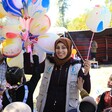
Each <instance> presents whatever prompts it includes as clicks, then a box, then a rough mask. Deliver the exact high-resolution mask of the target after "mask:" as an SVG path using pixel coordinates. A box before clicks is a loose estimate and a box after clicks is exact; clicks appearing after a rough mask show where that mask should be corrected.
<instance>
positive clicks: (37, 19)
mask: <svg viewBox="0 0 112 112" xmlns="http://www.w3.org/2000/svg"><path fill="white" fill-rule="evenodd" d="M49 6H50V1H49V0H2V1H1V3H0V18H1V19H3V18H4V17H5V18H6V21H5V24H4V25H3V24H0V26H1V27H0V28H1V29H0V30H2V33H1V37H4V38H5V41H3V42H2V52H3V55H4V56H6V57H8V58H7V61H8V63H9V65H10V66H11V65H14V64H12V62H13V60H15V58H18V57H19V58H20V60H23V57H22V55H21V54H22V50H23V47H24V42H25V41H26V40H27V39H29V40H31V41H32V42H36V44H37V45H36V48H35V49H39V50H40V57H41V59H40V60H41V61H42V60H44V58H45V56H46V55H45V54H46V53H53V52H54V49H53V47H54V46H53V45H54V41H55V40H56V39H57V38H59V37H58V35H56V34H53V33H47V31H48V30H49V28H50V26H51V22H50V18H49V17H48V16H47V15H46V12H47V11H48V9H49ZM17 43H18V44H17ZM29 48H30V49H29ZM28 49H29V52H30V51H31V46H30V47H28ZM19 55H20V56H19ZM10 58H11V59H10ZM41 61H40V62H41ZM20 66H21V65H20Z"/></svg>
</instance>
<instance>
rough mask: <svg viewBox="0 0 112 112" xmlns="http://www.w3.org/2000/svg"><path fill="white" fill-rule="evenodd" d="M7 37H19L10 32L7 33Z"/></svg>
mask: <svg viewBox="0 0 112 112" xmlns="http://www.w3.org/2000/svg"><path fill="white" fill-rule="evenodd" d="M6 36H7V38H15V37H17V34H15V33H11V32H8V33H6Z"/></svg>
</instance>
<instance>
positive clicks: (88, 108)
mask: <svg viewBox="0 0 112 112" xmlns="http://www.w3.org/2000/svg"><path fill="white" fill-rule="evenodd" d="M79 110H80V111H81V112H95V110H96V108H95V106H94V105H93V104H91V103H90V102H86V101H84V102H81V103H80V107H79Z"/></svg>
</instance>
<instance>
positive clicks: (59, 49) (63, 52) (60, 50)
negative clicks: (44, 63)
mask: <svg viewBox="0 0 112 112" xmlns="http://www.w3.org/2000/svg"><path fill="white" fill-rule="evenodd" d="M67 53H68V50H67V47H66V46H65V45H64V44H63V43H61V42H60V43H58V44H57V46H56V55H57V57H58V58H59V59H64V58H65V57H66V56H67Z"/></svg>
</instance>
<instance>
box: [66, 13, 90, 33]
mask: <svg viewBox="0 0 112 112" xmlns="http://www.w3.org/2000/svg"><path fill="white" fill-rule="evenodd" d="M86 18H87V14H86V13H85V14H82V15H80V16H79V17H77V18H75V19H73V20H72V21H70V22H69V23H68V24H67V29H68V30H70V31H72V30H87V29H88V27H87V26H86Z"/></svg>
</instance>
